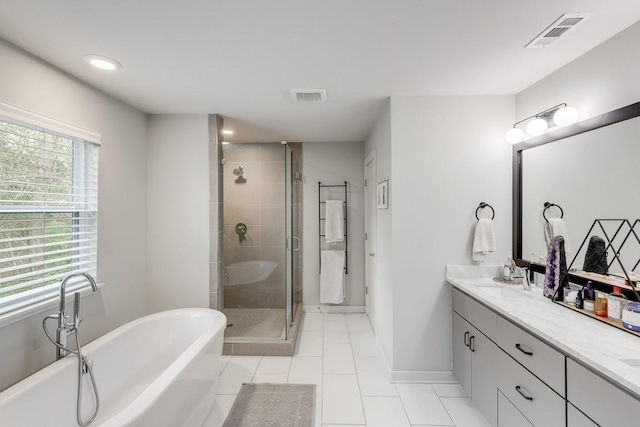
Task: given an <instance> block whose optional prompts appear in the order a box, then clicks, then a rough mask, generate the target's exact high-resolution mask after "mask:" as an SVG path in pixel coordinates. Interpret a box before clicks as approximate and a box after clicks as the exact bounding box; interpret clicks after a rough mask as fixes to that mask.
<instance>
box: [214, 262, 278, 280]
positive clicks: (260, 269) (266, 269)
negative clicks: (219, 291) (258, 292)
mask: <svg viewBox="0 0 640 427" xmlns="http://www.w3.org/2000/svg"><path fill="white" fill-rule="evenodd" d="M277 266H278V263H276V262H273V261H245V262H237V263H235V264H230V265H227V266H226V267H225V268H224V272H225V276H226V279H228V283H225V284H227V285H247V284H250V283H257V282H260V281H262V280H264V279H266V278H268V277H269V276H270V275H271V273H273V271H274V270H275V269H276V267H277Z"/></svg>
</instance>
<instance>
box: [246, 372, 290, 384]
mask: <svg viewBox="0 0 640 427" xmlns="http://www.w3.org/2000/svg"><path fill="white" fill-rule="evenodd" d="M288 376H289V375H288V374H255V375H254V376H253V380H252V381H251V382H252V383H273V384H286V383H287V377H288Z"/></svg>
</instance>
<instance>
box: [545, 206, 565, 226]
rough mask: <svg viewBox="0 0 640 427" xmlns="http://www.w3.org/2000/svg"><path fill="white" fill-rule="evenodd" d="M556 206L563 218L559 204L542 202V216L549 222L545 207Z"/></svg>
mask: <svg viewBox="0 0 640 427" xmlns="http://www.w3.org/2000/svg"><path fill="white" fill-rule="evenodd" d="M553 206H555V207H557V208H558V209H560V218H564V211H563V210H562V208H561V207H560V205H556V204H555V203H549V202H544V209H543V210H542V216H543V217H544V220H545V221H547V222H549V220H548V219H547V215H546V212H547V209H549V208H551V207H553Z"/></svg>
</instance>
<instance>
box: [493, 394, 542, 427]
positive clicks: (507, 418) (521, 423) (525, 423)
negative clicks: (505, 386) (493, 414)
mask: <svg viewBox="0 0 640 427" xmlns="http://www.w3.org/2000/svg"><path fill="white" fill-rule="evenodd" d="M498 427H534V425H533V424H531V423H530V422H529V420H528V419H527V418H526V417H525V416H524V415H522V412H520V411H518V408H516V407H515V406H514V405H513V403H511V402H510V401H509V399H507V398H506V397H505V396H504V394H502V392H500V390H498Z"/></svg>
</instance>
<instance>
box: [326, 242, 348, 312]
mask: <svg viewBox="0 0 640 427" xmlns="http://www.w3.org/2000/svg"><path fill="white" fill-rule="evenodd" d="M344 255H345V253H344V251H322V252H321V255H320V256H321V261H322V267H321V268H320V302H321V303H323V304H341V303H342V302H343V301H344V293H345V292H344V291H345V289H344V285H345V280H344Z"/></svg>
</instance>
